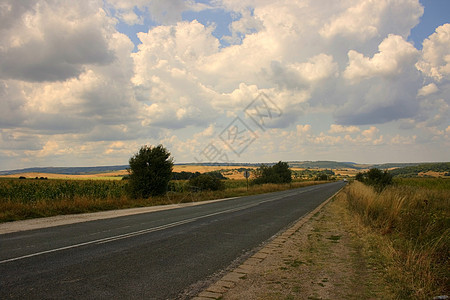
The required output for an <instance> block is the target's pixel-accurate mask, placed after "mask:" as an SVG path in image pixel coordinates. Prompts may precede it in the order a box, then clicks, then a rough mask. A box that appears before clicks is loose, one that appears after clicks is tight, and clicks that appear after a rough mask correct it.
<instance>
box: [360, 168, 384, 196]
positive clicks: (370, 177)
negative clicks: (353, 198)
mask: <svg viewBox="0 0 450 300" xmlns="http://www.w3.org/2000/svg"><path fill="white" fill-rule="evenodd" d="M355 179H356V180H358V181H361V182H363V183H365V184H367V185H372V186H373V187H374V188H375V189H376V190H377V191H379V192H381V191H382V190H383V189H384V188H385V187H387V186H388V185H390V184H392V174H390V173H389V172H388V171H386V170H385V171H381V170H380V169H377V168H372V169H370V170H369V171H367V172H364V173H358V174H356V177H355Z"/></svg>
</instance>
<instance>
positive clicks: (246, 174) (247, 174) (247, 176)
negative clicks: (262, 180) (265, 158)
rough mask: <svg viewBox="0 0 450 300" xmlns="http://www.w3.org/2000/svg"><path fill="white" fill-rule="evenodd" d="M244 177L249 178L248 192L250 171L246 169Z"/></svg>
mask: <svg viewBox="0 0 450 300" xmlns="http://www.w3.org/2000/svg"><path fill="white" fill-rule="evenodd" d="M244 177H245V178H247V192H248V178H249V177H250V171H244Z"/></svg>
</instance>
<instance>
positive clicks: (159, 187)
mask: <svg viewBox="0 0 450 300" xmlns="http://www.w3.org/2000/svg"><path fill="white" fill-rule="evenodd" d="M129 163H130V169H129V170H128V172H129V174H130V178H129V187H130V192H131V195H132V196H133V197H135V198H139V197H142V198H147V197H149V196H157V195H163V194H165V193H166V192H167V187H168V184H169V181H170V179H171V177H172V169H173V159H172V157H171V156H170V152H169V151H167V149H166V148H164V147H163V146H162V145H158V146H156V147H149V146H142V147H141V149H140V150H139V151H138V152H137V153H136V154H135V155H134V156H133V157H131V158H130V161H129Z"/></svg>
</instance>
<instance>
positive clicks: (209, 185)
mask: <svg viewBox="0 0 450 300" xmlns="http://www.w3.org/2000/svg"><path fill="white" fill-rule="evenodd" d="M189 185H190V186H191V187H192V188H194V189H199V190H211V191H217V190H223V189H225V184H224V183H223V182H222V181H221V180H220V179H219V178H218V177H215V176H211V175H209V174H201V175H199V176H197V177H194V178H191V179H189Z"/></svg>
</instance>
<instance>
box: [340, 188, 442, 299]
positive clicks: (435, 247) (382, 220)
mask: <svg viewBox="0 0 450 300" xmlns="http://www.w3.org/2000/svg"><path fill="white" fill-rule="evenodd" d="M413 183H415V184H408V182H399V183H398V184H396V185H393V186H390V187H387V188H385V189H384V190H383V191H381V192H379V193H378V192H376V191H375V190H374V189H373V188H372V187H370V186H367V185H364V184H362V183H360V182H354V183H352V184H351V185H350V186H348V187H347V188H346V189H345V190H344V193H345V194H346V198H347V201H348V207H349V209H350V210H351V211H353V212H356V213H357V215H358V216H359V218H361V220H362V221H363V223H364V224H365V225H367V226H369V227H370V228H372V229H373V230H375V231H376V232H378V233H379V234H381V235H384V236H386V237H388V238H389V240H390V241H391V243H390V244H389V245H379V247H381V248H382V247H384V248H390V250H389V251H386V249H382V251H381V252H383V253H390V254H389V255H390V256H391V257H389V258H387V260H389V261H392V262H393V263H392V265H391V266H389V267H388V275H389V278H390V281H391V282H392V283H395V285H396V287H395V292H396V293H397V295H398V297H399V298H400V299H410V298H415V299H430V298H433V297H434V296H437V295H443V294H447V295H449V294H450V291H449V287H450V283H449V270H450V265H449V254H450V229H449V228H450V226H449V225H450V203H449V201H450V186H449V188H435V187H434V186H433V183H432V182H431V181H430V183H429V184H428V185H424V184H417V181H416V182H413ZM444 184H446V185H449V184H450V181H447V182H444ZM439 187H442V182H440V183H439Z"/></svg>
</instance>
